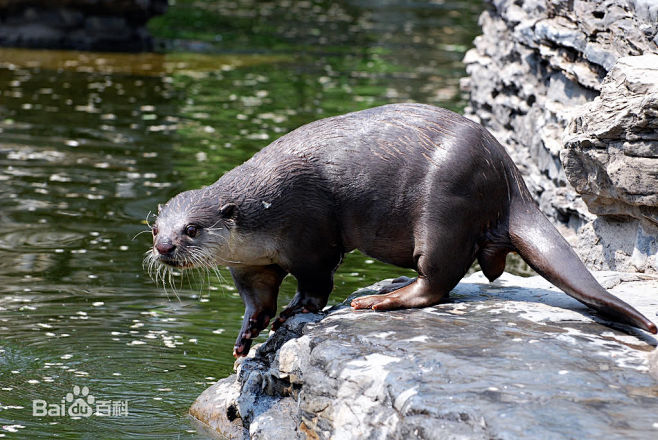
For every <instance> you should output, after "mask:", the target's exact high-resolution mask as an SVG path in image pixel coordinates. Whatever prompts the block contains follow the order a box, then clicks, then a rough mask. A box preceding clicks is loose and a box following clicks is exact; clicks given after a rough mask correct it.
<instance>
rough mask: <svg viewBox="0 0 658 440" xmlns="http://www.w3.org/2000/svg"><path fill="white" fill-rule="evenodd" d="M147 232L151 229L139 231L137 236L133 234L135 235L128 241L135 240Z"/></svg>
mask: <svg viewBox="0 0 658 440" xmlns="http://www.w3.org/2000/svg"><path fill="white" fill-rule="evenodd" d="M147 232H148V233H150V232H151V229H145V230H143V231H139V232H138V233H137V234H135V235H134V236H133V238H131V239H130V241H133V240H135V239H136V238H137V237H139V236H140V235H142V234H144V233H147Z"/></svg>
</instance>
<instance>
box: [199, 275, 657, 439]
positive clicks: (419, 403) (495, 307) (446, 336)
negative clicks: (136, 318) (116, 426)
mask: <svg viewBox="0 0 658 440" xmlns="http://www.w3.org/2000/svg"><path fill="white" fill-rule="evenodd" d="M595 276H596V278H597V279H598V280H599V281H600V282H601V283H602V284H603V285H604V286H605V287H606V288H608V289H610V291H611V292H612V293H614V294H615V295H617V296H619V297H621V298H623V299H624V300H626V301H627V302H629V303H631V304H633V305H634V306H635V307H637V308H638V309H639V310H641V311H642V312H643V313H645V314H646V315H647V316H650V317H652V318H654V319H655V317H656V312H657V311H658V297H656V291H657V289H658V277H657V276H652V275H644V274H627V273H619V272H598V273H596V274H595ZM381 285H382V284H381V283H378V284H377V285H375V286H371V287H370V288H366V289H362V290H360V291H358V292H356V293H355V294H354V295H353V296H352V297H354V296H356V295H364V294H369V293H372V291H373V289H377V288H378V287H380V286H381ZM348 302H349V299H348V300H347V301H346V302H345V303H344V304H340V305H338V306H334V307H332V308H331V309H329V310H327V311H326V312H325V313H323V314H306V315H298V316H296V317H294V318H292V319H291V320H290V321H288V322H287V323H286V324H285V325H284V326H283V327H282V328H281V329H280V330H279V331H278V332H276V333H274V334H272V335H270V337H269V339H268V340H267V341H266V342H265V343H264V344H262V345H261V346H260V347H258V348H257V349H256V350H253V349H252V351H251V352H250V356H249V357H248V358H246V359H244V360H241V361H239V362H238V363H237V374H234V375H232V376H230V377H228V378H226V379H223V380H220V381H219V382H217V383H216V384H215V385H213V386H211V387H210V388H208V389H207V390H206V391H204V392H203V394H202V395H201V396H200V397H199V398H198V399H197V401H196V402H195V403H194V405H193V406H192V408H191V409H190V413H191V414H192V416H193V417H195V418H196V419H198V420H199V421H200V422H202V423H203V424H204V425H205V426H206V427H207V428H209V429H211V430H213V431H215V432H218V433H221V435H222V436H224V437H228V438H230V439H247V438H253V439H282V438H285V439H305V438H306V439H328V438H337V439H375V438H377V439H383V438H386V439H409V438H419V439H466V438H467V439H492V438H495V439H501V440H502V439H528V438H542V439H563V438H564V439H567V438H569V439H571V438H574V435H577V437H579V438H606V439H629V438H638V439H639V438H655V437H656V436H658V419H657V418H656V414H658V381H657V380H658V368H657V367H658V355H656V354H655V350H654V348H655V346H656V343H657V341H656V339H655V338H654V337H653V336H651V335H649V334H648V333H644V332H642V331H640V330H637V329H634V328H631V327H627V326H624V325H619V324H611V323H610V322H608V321H606V320H604V319H603V318H601V317H598V316H596V315H593V314H592V311H591V310H590V309H587V308H586V307H585V306H583V305H582V304H580V303H579V302H577V301H576V300H574V299H572V298H570V297H568V296H567V295H565V294H564V293H562V292H560V291H559V290H558V289H557V288H555V287H553V286H551V285H550V284H549V283H548V282H547V281H545V280H543V279H542V278H540V277H532V278H520V277H516V276H513V275H509V274H504V275H503V276H502V277H501V278H499V279H498V280H496V282H494V283H489V282H488V281H487V280H486V278H485V277H484V276H483V275H482V273H476V274H474V275H472V276H470V277H468V278H465V279H464V280H462V282H461V283H460V284H459V285H458V286H457V287H456V288H455V289H454V290H453V292H452V293H451V301H450V302H448V303H445V304H441V305H437V306H434V307H428V308H424V309H415V310H400V311H395V312H384V313H378V312H372V311H359V312H355V311H352V310H351V309H350V308H349V307H348V306H347V305H346V304H347V303H348ZM652 351H653V354H651V353H652ZM650 363H652V365H653V366H650ZM654 369H655V370H654ZM652 374H653V375H655V378H654V377H652Z"/></svg>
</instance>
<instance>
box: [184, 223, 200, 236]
mask: <svg viewBox="0 0 658 440" xmlns="http://www.w3.org/2000/svg"><path fill="white" fill-rule="evenodd" d="M198 232H199V228H197V227H196V226H194V225H187V226H186V227H185V235H187V236H188V237H191V238H194V237H196V234H198Z"/></svg>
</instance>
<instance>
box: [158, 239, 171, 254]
mask: <svg viewBox="0 0 658 440" xmlns="http://www.w3.org/2000/svg"><path fill="white" fill-rule="evenodd" d="M155 248H156V249H157V250H158V252H159V253H160V255H167V254H170V253H172V252H173V251H174V249H176V246H175V245H174V244H173V243H172V242H171V241H169V240H162V241H158V242H157V243H156V244H155Z"/></svg>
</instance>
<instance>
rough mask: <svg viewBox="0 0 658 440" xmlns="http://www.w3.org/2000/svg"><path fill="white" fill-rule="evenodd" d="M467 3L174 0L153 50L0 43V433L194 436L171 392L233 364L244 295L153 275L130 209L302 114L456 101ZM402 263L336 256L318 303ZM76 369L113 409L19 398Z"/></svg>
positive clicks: (470, 26) (158, 25)
mask: <svg viewBox="0 0 658 440" xmlns="http://www.w3.org/2000/svg"><path fill="white" fill-rule="evenodd" d="M382 4H385V6H381V5H382ZM481 8H482V5H481V3H480V1H467V0H462V1H457V0H453V1H451V0H446V1H442V2H435V1H434V2H430V1H428V2H405V1H391V2H385V3H383V2H379V1H374V0H373V1H367V0H363V1H350V2H347V1H338V2H324V1H320V2H318V1H315V2H312V1H299V2H296V1H287V2H255V1H254V2H248V1H239V2H228V1H227V2H222V1H214V2H211V1H207V2H199V1H197V2H193V3H192V2H183V1H180V0H179V1H178V2H177V3H176V4H175V5H173V6H172V7H171V8H170V11H169V13H168V14H167V15H166V16H164V17H160V18H157V19H155V20H153V21H152V22H151V24H150V26H151V30H152V32H153V33H154V35H156V36H158V37H159V40H158V41H159V43H158V45H159V47H160V48H161V52H160V53H158V54H139V55H135V54H132V55H131V54H98V53H76V52H57V51H30V50H16V49H0V437H3V436H4V437H5V438H34V439H36V438H89V439H101V438H112V439H114V438H156V439H168V438H171V439H179V438H205V437H204V435H203V434H202V433H200V432H197V431H196V430H195V427H194V425H193V424H192V423H191V422H190V420H189V419H188V417H187V416H186V414H187V409H188V407H189V406H190V404H191V403H192V402H193V400H194V399H195V397H196V396H197V395H198V394H199V393H201V391H203V390H204V389H205V388H206V387H207V386H208V385H210V384H212V383H213V382H214V381H216V380H217V379H218V378H221V377H224V376H226V375H228V374H230V373H231V372H232V367H233V358H232V356H231V351H232V345H233V342H234V340H235V337H236V335H237V331H238V329H239V327H240V323H241V315H242V313H243V305H242V302H241V300H240V298H239V297H238V296H237V293H236V292H235V289H234V288H233V285H232V283H231V281H230V276H229V274H228V272H227V271H225V270H222V274H223V278H224V279H216V278H210V279H209V278H203V277H201V278H197V279H195V280H192V281H190V282H187V281H185V282H181V283H180V284H179V288H178V289H177V292H175V293H174V292H171V291H165V290H163V289H162V288H161V287H158V286H156V285H154V283H153V282H152V281H151V280H150V279H149V278H148V276H146V275H145V274H144V271H143V269H142V258H143V255H144V252H145V251H146V250H147V249H148V248H149V245H150V240H151V239H150V235H149V234H148V233H144V234H140V232H143V231H145V230H147V226H146V224H145V220H146V218H147V215H148V214H149V212H153V211H154V210H155V209H156V207H157V204H158V203H162V202H164V201H166V200H167V199H169V198H170V197H171V196H173V195H174V194H176V193H177V192H179V191H181V190H184V189H190V188H195V187H198V186H200V185H205V184H209V183H211V182H213V181H214V180H216V179H217V177H218V176H219V175H221V174H222V173H223V172H224V171H226V170H228V169H231V168H233V167H235V166H236V165H238V164H240V163H241V162H243V161H244V160H246V159H247V158H248V157H250V156H251V155H252V154H253V153H255V152H256V151H258V150H259V149H260V148H262V147H263V146H265V145H267V144H268V143H269V142H271V141H272V140H274V139H276V138H277V137H279V136H281V135H282V134H284V133H286V132H288V131H290V130H292V129H294V128H296V127H298V126H299V125H301V124H304V123H306V122H310V121H312V120H315V119H318V118H321V117H326V116H330V115H334V114H339V113H344V112H347V111H352V110H359V109H363V108H367V107H372V106H375V105H379V104H384V103H390V102H401V101H417V102H425V103H431V104H436V105H440V106H444V107H448V108H450V109H454V110H460V109H461V108H462V107H463V105H464V100H463V97H462V96H461V95H460V93H459V90H458V81H459V78H460V77H461V76H463V75H464V71H463V66H462V64H461V62H460V60H461V58H462V57H463V54H464V52H465V50H466V49H467V48H468V47H470V45H471V41H472V39H473V37H474V36H475V35H476V34H477V33H478V28H477V24H476V20H477V16H478V14H479V12H480V11H481ZM404 273H405V272H404V271H402V270H400V269H398V268H394V267H391V266H385V265H383V264H380V263H377V262H373V261H372V260H369V259H368V258H366V257H363V256H360V255H358V254H351V255H348V257H347V258H346V261H345V263H344V264H343V266H342V267H341V269H340V271H339V272H338V274H337V276H336V288H335V291H334V294H333V296H332V301H333V302H337V301H340V300H341V299H343V298H344V297H345V296H347V295H348V294H349V293H350V292H352V291H353V290H355V289H356V288H358V287H361V286H365V285H367V284H370V283H372V282H374V281H376V280H379V279H381V278H384V277H391V276H397V275H399V274H404ZM406 273H408V272H406ZM294 289H295V283H294V280H292V279H287V280H286V281H285V283H284V286H283V288H282V292H281V296H280V305H281V306H283V305H284V304H285V303H287V301H288V300H289V299H290V298H291V297H292V295H293V293H294ZM74 386H78V387H79V388H78V390H80V394H79V395H73V397H74V398H83V397H84V398H85V399H87V400H86V401H89V398H88V396H84V395H83V394H84V393H83V392H82V390H83V388H84V387H87V390H88V393H89V395H93V396H94V398H95V401H94V402H93V403H92V402H88V403H92V404H93V405H97V404H99V402H105V403H104V405H109V404H112V403H114V404H117V403H120V404H124V403H127V407H125V406H124V407H121V406H117V407H116V408H114V409H116V412H114V413H110V412H107V413H105V412H103V411H101V413H103V414H114V416H111V417H106V416H101V415H92V416H91V417H79V418H78V419H72V418H71V417H68V416H62V417H57V416H34V415H33V414H32V410H33V408H32V405H33V403H32V402H33V400H35V399H36V400H39V399H40V400H43V401H46V402H47V403H50V404H55V405H57V404H60V403H61V401H62V399H64V398H65V396H66V395H67V393H73V391H74ZM87 390H84V391H87Z"/></svg>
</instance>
